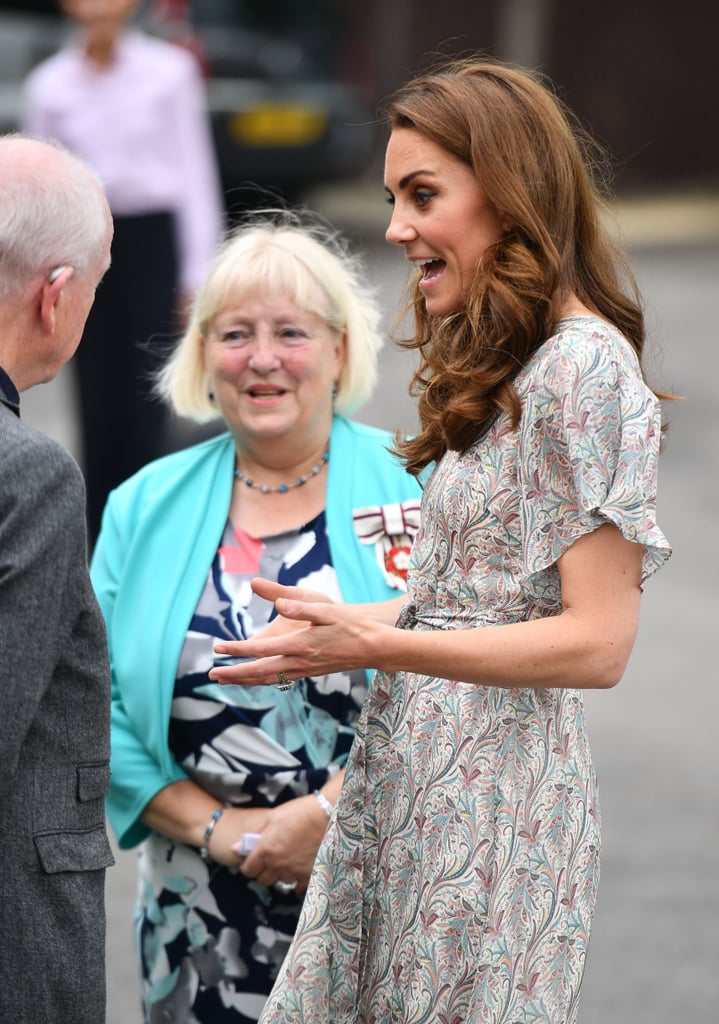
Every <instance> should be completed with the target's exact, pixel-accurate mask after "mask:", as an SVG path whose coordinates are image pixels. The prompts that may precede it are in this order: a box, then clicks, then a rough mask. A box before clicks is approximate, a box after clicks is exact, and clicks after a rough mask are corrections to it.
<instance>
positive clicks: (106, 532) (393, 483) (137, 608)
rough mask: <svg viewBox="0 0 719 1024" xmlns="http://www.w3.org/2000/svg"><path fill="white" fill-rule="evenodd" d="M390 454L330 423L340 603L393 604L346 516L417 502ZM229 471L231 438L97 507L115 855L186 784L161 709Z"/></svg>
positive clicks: (368, 548) (145, 475) (156, 466)
mask: <svg viewBox="0 0 719 1024" xmlns="http://www.w3.org/2000/svg"><path fill="white" fill-rule="evenodd" d="M390 443H391V437H390V435H389V434H387V433H385V432H384V431H380V430H377V429H375V428H374V427H368V426H364V425H363V424H359V423H354V422H350V421H349V420H345V419H342V418H340V417H335V419H334V422H333V425H332V433H331V435H330V460H329V464H328V479H327V507H326V516H327V533H328V538H329V544H330V551H331V554H332V562H333V565H334V567H335V570H336V572H337V578H338V581H339V585H340V589H341V591H342V596H343V598H344V600H345V601H347V602H351V603H354V602H362V601H383V600H386V599H388V598H392V597H397V594H398V591H397V590H393V589H392V588H391V587H390V586H389V585H388V583H387V582H386V581H385V579H384V577H383V576H382V573H381V571H380V569H379V567H378V564H377V560H376V554H375V550H374V546H373V545H366V544H362V543H360V542H359V540H358V538H357V536H356V534H355V531H354V526H353V522H352V510H353V509H355V508H361V507H364V506H366V505H382V504H387V503H389V502H399V501H406V500H408V499H414V500H416V499H417V498H418V497H419V495H420V487H419V484H418V483H417V481H416V480H415V479H414V478H413V477H412V476H410V475H409V474H408V473H406V472H405V471H404V469H403V468H402V467H401V466H400V465H399V463H398V462H397V460H396V459H395V458H394V457H393V456H391V455H390V454H389V452H388V451H387V446H388V445H389V444H390ZM234 466H235V447H234V444H233V441H232V438H231V436H230V435H229V434H222V435H220V436H219V437H214V438H212V439H211V440H209V441H205V442H203V443H201V444H198V445H194V446H193V447H191V448H187V449H185V450H184V451H181V452H176V453H174V454H172V455H168V456H166V457H165V458H162V459H159V460H157V461H156V462H153V463H150V465H149V466H146V467H145V468H144V469H142V470H140V472H139V473H136V474H135V476H133V477H131V478H130V479H129V480H127V481H126V482H125V483H123V484H122V485H121V486H120V487H118V488H117V489H116V490H115V491H113V492H112V494H111V495H110V497H109V499H108V502H107V505H106V508H105V513H104V516H103V522H102V530H101V532H100V536H99V538H98V541H97V544H96V546H95V551H94V554H93V559H92V567H91V573H92V581H93V585H94V587H95V591H96V593H97V597H98V600H99V603H100V607H101V608H102V612H103V615H104V617H105V622H106V623H107V630H108V638H109V647H110V663H111V666H112V760H111V769H112V776H111V784H110V793H109V796H108V815H109V818H110V823H111V825H112V828H113V831H114V832H115V835H116V836H117V840H118V843H119V845H120V847H121V848H124V849H126V848H129V847H132V846H135V845H137V844H138V843H139V842H141V841H142V840H143V839H145V838H146V836H147V835H148V834H149V830H148V829H147V827H146V826H145V825H143V824H142V822H141V821H140V815H141V814H142V812H143V810H144V808H145V807H146V806H147V804H148V803H149V801H150V800H151V799H152V798H153V797H154V796H155V794H156V793H158V792H159V791H160V790H161V789H163V788H164V787H165V786H167V785H169V784H170V783H172V782H176V781H178V780H179V779H184V778H187V776H186V773H185V772H184V771H183V770H182V768H181V767H180V766H179V765H178V764H177V762H176V761H175V759H174V758H173V756H172V754H171V752H170V750H169V747H168V728H169V720H170V706H171V703H172V694H173V689H174V685H175V677H176V674H177V665H178V661H179V657H180V652H181V650H182V646H183V643H184V640H185V633H186V631H187V627H188V625H189V623H190V620H191V618H192V615H193V613H194V611H195V607H196V605H197V601H198V598H199V596H200V594H201V592H202V588H203V587H204V585H205V580H206V578H207V573H208V571H209V568H210V565H211V564H212V561H213V559H214V557H215V554H216V552H217V547H218V545H219V543H220V539H221V537H222V533H223V530H224V528H225V524H226V522H227V515H228V511H229V507H230V498H231V493H232V483H233V470H234Z"/></svg>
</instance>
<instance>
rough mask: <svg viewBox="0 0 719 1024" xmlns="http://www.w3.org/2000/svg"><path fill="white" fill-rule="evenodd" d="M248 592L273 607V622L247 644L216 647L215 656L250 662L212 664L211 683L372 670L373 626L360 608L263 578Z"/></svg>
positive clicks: (246, 682) (226, 642)
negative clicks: (214, 665)
mask: <svg viewBox="0 0 719 1024" xmlns="http://www.w3.org/2000/svg"><path fill="white" fill-rule="evenodd" d="M252 589H253V590H254V592H255V593H256V594H257V595H258V596H259V597H263V598H265V600H267V601H272V602H273V603H274V605H275V608H276V609H277V613H278V614H277V618H276V619H275V620H273V622H272V623H270V625H269V626H268V627H267V629H265V630H263V631H262V632H261V633H260V634H258V635H257V636H255V637H252V638H251V639H250V640H222V641H218V643H216V644H215V648H214V650H215V653H216V654H221V655H224V656H227V657H233V658H247V659H252V660H247V661H241V662H239V663H238V664H236V665H218V666H216V667H215V668H213V669H211V671H210V673H209V675H210V679H212V680H213V681H214V682H217V683H236V684H237V683H240V684H243V685H272V684H274V683H276V682H277V680H278V676H279V673H280V672H282V673H284V676H285V678H286V679H301V678H303V677H304V676H321V675H328V674H329V673H330V672H341V671H346V670H348V669H355V668H369V667H371V664H370V660H369V659H370V654H371V649H372V646H373V645H372V642H371V640H370V637H369V636H368V631H370V632H371V630H372V629H373V628H376V627H377V623H376V622H373V621H372V618H371V617H368V616H366V615H365V614H364V610H363V607H362V606H357V605H346V604H335V603H333V601H332V600H331V598H329V597H327V595H326V594H322V593H320V592H319V591H316V590H305V589H304V588H303V587H284V586H282V585H281V584H279V583H273V582H272V581H270V580H265V579H254V580H253V581H252Z"/></svg>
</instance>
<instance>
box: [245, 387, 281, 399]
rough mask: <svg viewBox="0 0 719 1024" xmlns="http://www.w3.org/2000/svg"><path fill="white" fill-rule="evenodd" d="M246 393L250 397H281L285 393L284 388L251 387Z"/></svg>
mask: <svg viewBox="0 0 719 1024" xmlns="http://www.w3.org/2000/svg"><path fill="white" fill-rule="evenodd" d="M245 394H247V395H249V397H250V398H258V399H261V398H281V397H282V395H284V394H285V389H284V388H268V387H250V388H247V390H246V392H245Z"/></svg>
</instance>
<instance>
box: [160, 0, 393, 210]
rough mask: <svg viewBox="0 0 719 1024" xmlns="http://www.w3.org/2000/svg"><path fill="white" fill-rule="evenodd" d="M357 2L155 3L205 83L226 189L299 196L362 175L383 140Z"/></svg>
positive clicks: (167, 31)
mask: <svg viewBox="0 0 719 1024" xmlns="http://www.w3.org/2000/svg"><path fill="white" fill-rule="evenodd" d="M353 8H355V9H356V5H352V4H346V3H344V4H343V3H342V2H341V0H340V2H338V0H326V2H322V0H157V2H155V3H154V4H153V5H152V7H151V10H150V15H149V22H148V23H149V25H151V26H152V28H153V29H154V30H155V31H158V32H161V33H162V34H163V35H165V36H166V37H167V38H174V39H175V40H176V41H177V42H179V43H181V44H182V45H184V46H187V47H188V48H190V49H191V50H192V51H193V52H194V53H195V54H196V55H197V57H198V59H199V61H200V63H201V65H202V67H203V70H204V73H205V78H206V83H207V102H208V108H209V114H210V119H211V123H212V131H213V135H214V139H215V145H216V148H217V156H218V162H219V166H220V173H221V175H222V180H223V185H224V187H225V189H226V191H228V192H229V193H230V199H231V197H232V191H233V190H236V189H241V188H242V186H243V185H245V184H246V183H255V184H258V185H260V186H262V187H264V188H270V189H276V190H279V191H282V192H284V193H286V194H289V195H291V196H293V195H295V194H297V193H298V192H300V191H301V190H302V189H303V188H305V187H307V186H309V185H314V184H317V183H320V182H325V181H331V180H336V179H341V178H344V177H348V176H354V175H358V174H359V173H361V171H362V170H363V168H364V167H365V166H366V165H367V162H368V160H369V158H370V155H371V152H372V147H373V144H374V138H375V128H374V109H373V97H372V89H371V84H370V83H369V82H368V80H367V74H366V71H365V68H366V66H367V60H366V53H365V46H366V40H365V39H364V38H363V33H362V32H361V31H359V32H358V31H356V28H355V27H353V25H352V24H351V20H350V15H351V11H352V9H353Z"/></svg>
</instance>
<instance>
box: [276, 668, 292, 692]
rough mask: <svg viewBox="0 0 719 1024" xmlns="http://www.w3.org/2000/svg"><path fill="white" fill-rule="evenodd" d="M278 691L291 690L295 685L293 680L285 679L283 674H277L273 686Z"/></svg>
mask: <svg viewBox="0 0 719 1024" xmlns="http://www.w3.org/2000/svg"><path fill="white" fill-rule="evenodd" d="M275 685H276V686H277V689H278V690H291V689H292V687H293V686H294V685H295V681H294V679H287V678H285V674H284V672H278V673H277V682H276V684H275Z"/></svg>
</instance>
